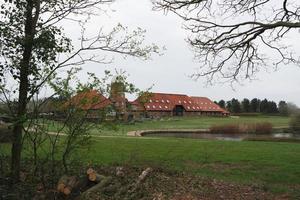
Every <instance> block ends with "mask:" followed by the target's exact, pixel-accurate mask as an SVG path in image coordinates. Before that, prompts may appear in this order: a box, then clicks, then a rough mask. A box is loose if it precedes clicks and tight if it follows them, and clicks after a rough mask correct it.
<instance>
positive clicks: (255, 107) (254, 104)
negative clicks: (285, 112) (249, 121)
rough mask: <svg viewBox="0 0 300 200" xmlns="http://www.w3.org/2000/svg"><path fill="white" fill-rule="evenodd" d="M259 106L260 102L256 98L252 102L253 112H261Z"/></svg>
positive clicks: (251, 108)
mask: <svg viewBox="0 0 300 200" xmlns="http://www.w3.org/2000/svg"><path fill="white" fill-rule="evenodd" d="M259 104H260V100H259V99H257V98H254V99H252V100H251V102H250V110H251V112H259Z"/></svg>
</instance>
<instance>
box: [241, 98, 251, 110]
mask: <svg viewBox="0 0 300 200" xmlns="http://www.w3.org/2000/svg"><path fill="white" fill-rule="evenodd" d="M241 104H242V111H243V112H250V101H249V99H247V98H245V99H243V101H242V102H241Z"/></svg>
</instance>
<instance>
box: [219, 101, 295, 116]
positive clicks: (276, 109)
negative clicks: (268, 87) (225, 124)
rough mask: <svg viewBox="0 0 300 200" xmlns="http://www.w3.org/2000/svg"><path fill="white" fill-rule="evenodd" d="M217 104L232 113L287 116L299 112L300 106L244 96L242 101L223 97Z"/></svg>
mask: <svg viewBox="0 0 300 200" xmlns="http://www.w3.org/2000/svg"><path fill="white" fill-rule="evenodd" d="M217 104H218V105H219V106H220V107H221V108H225V109H227V110H228V111H229V112H232V113H264V114H280V115H282V116H287V115H291V114H295V113H297V112H299V108H298V107H297V106H296V105H295V104H293V103H286V102H285V101H280V102H279V103H278V105H277V103H276V102H274V101H270V100H268V99H266V98H265V99H263V100H260V99H258V98H253V99H251V100H249V99H247V98H244V99H243V100H242V101H239V100H238V99H235V98H233V99H231V100H230V101H226V102H225V101H224V100H223V99H221V100H220V101H219V102H218V103H217Z"/></svg>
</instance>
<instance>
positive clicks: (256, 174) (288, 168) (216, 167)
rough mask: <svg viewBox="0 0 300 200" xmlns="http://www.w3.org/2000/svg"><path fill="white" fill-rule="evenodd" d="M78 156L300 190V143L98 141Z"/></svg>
mask: <svg viewBox="0 0 300 200" xmlns="http://www.w3.org/2000/svg"><path fill="white" fill-rule="evenodd" d="M79 155H84V156H82V158H81V159H82V160H84V161H86V162H87V163H93V164H95V165H96V164H101V165H113V164H121V165H124V164H129V165H145V166H147V165H150V166H157V167H162V168H165V169H169V170H177V171H182V172H187V173H193V174H197V175H201V176H208V177H213V178H217V179H222V180H228V181H234V182H240V183H250V184H258V185H261V186H264V187H266V188H268V189H270V190H271V191H274V192H282V191H287V190H288V189H290V188H293V187H296V186H297V188H298V189H299V188H300V178H299V177H300V168H299V166H300V159H299V158H300V145H299V144H293V143H274V142H250V141H247V142H230V141H206V140H192V139H170V138H167V139H162V138H160V139H143V138H140V139H137V138H97V139H95V140H94V142H93V144H92V145H91V146H90V148H89V149H85V150H81V151H80V153H79Z"/></svg>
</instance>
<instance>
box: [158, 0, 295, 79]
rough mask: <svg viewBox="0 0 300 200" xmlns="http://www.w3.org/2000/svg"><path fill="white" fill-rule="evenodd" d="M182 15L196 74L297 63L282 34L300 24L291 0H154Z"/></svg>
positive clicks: (228, 74)
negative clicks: (193, 57)
mask: <svg viewBox="0 0 300 200" xmlns="http://www.w3.org/2000/svg"><path fill="white" fill-rule="evenodd" d="M154 5H155V8H156V9H157V10H164V11H171V12H173V13H175V14H176V15H178V16H179V17H181V18H182V19H183V20H184V21H185V26H184V28H185V29H186V30H188V31H189V32H190V36H189V38H188V40H187V41H188V43H189V44H190V45H191V47H192V49H193V50H194V52H195V56H196V58H197V59H198V60H199V62H200V71H199V72H197V73H195V74H194V77H195V78H198V77H201V76H205V77H206V78H207V81H208V82H209V83H212V82H213V80H215V79H216V78H224V79H225V80H228V81H231V82H232V81H238V80H241V79H253V77H254V76H255V74H256V73H257V72H259V71H260V70H261V69H262V68H264V67H270V66H274V67H275V68H277V67H279V66H280V65H287V64H296V65H299V64H300V58H299V56H297V54H295V53H294V52H293V48H292V45H293V44H291V45H289V44H288V42H287V40H285V39H286V38H288V37H289V36H290V34H297V31H298V30H299V29H300V13H299V7H300V2H299V1H296V0H279V1H271V0H243V1H241V0H216V1H213V0H156V1H155V4H154Z"/></svg>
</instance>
